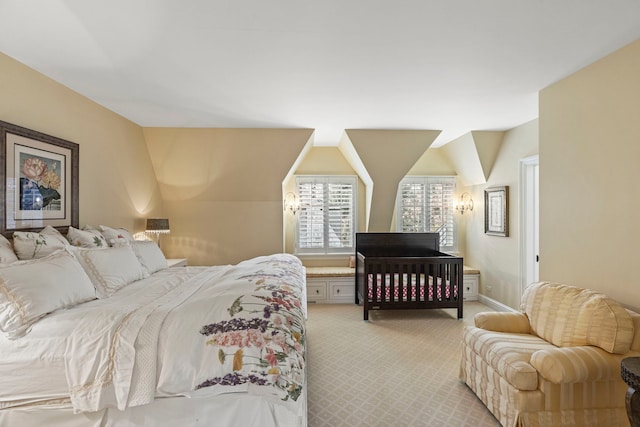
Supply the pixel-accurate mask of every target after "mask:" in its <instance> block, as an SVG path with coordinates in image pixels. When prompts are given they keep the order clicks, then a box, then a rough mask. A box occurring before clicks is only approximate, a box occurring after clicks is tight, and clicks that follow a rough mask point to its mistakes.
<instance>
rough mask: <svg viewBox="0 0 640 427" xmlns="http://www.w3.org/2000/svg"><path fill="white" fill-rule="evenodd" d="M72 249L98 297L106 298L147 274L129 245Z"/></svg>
mask: <svg viewBox="0 0 640 427" xmlns="http://www.w3.org/2000/svg"><path fill="white" fill-rule="evenodd" d="M72 250H73V253H74V255H75V256H76V258H77V259H78V261H80V264H81V265H82V267H83V268H84V271H86V272H87V275H88V276H89V278H90V279H91V282H93V286H94V287H95V288H96V295H97V296H98V298H108V297H110V296H111V295H113V294H114V293H115V292H116V291H118V290H119V289H121V288H123V287H125V286H127V285H128V284H130V283H131V282H135V281H136V280H140V279H144V278H145V277H147V276H148V274H147V273H146V271H145V269H144V267H142V264H140V262H139V261H138V258H137V257H136V254H135V253H134V252H133V249H132V248H131V246H129V245H122V246H118V247H113V248H107V249H86V248H78V247H74V248H73V249H72Z"/></svg>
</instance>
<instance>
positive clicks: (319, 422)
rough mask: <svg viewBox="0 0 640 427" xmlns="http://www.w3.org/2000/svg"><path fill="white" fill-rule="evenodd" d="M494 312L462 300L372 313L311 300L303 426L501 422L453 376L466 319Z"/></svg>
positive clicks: (345, 305) (358, 307) (480, 305)
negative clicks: (460, 315) (455, 304)
mask: <svg viewBox="0 0 640 427" xmlns="http://www.w3.org/2000/svg"><path fill="white" fill-rule="evenodd" d="M481 311H492V310H491V309H490V308H489V307H487V306H485V305H483V304H481V303H478V302H465V305H464V319H463V320H457V319H456V311H455V310H449V309H447V310H406V311H399V310H393V311H370V312H369V321H368V322H366V321H363V320H362V307H360V306H357V305H352V304H310V305H309V315H308V321H307V337H308V341H307V344H308V358H307V361H308V364H307V367H308V393H309V394H308V411H309V412H308V420H309V427H324V426H331V427H340V426H345V427H346V426H349V427H352V426H380V427H383V426H384V427H386V426H400V427H401V426H452V427H457V426H474V427H482V426H492V427H493V426H499V425H500V424H499V423H498V421H497V420H496V419H495V418H494V417H493V415H491V413H490V412H489V411H488V410H487V409H486V408H485V406H484V405H483V404H482V402H480V400H478V398H477V397H476V396H475V394H473V392H472V391H471V390H470V389H469V388H468V387H467V386H466V385H465V384H464V383H462V382H460V381H459V380H458V368H459V364H460V351H461V345H460V341H461V338H462V328H463V325H464V324H472V323H473V316H474V315H475V313H478V312H481Z"/></svg>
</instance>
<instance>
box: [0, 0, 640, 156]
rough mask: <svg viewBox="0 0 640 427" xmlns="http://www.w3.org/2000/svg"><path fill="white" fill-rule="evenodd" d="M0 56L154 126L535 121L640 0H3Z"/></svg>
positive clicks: (328, 129) (620, 32)
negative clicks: (542, 94) (548, 95)
mask: <svg viewBox="0 0 640 427" xmlns="http://www.w3.org/2000/svg"><path fill="white" fill-rule="evenodd" d="M0 16H1V17H2V24H1V25H0V52H3V53H4V54H6V55H8V56H11V57H13V58H15V59H16V60H18V61H20V62H22V63H24V64H26V65H28V66H30V67H32V68H34V69H36V70H37V71H39V72H41V73H43V74H45V75H47V76H49V77H51V78H52V79H54V80H56V81H58V82H60V83H62V84H64V85H66V86H68V87H69V88H71V89H73V90H75V91H77V92H79V93H81V94H83V95H85V96H87V97H88V98H90V99H92V100H94V101H96V102H97V103H99V104H101V105H103V106H105V107H106V108H109V109H110V110H113V111H115V112H117V113H119V114H121V115H122V116H124V117H127V118H129V119H130V120H132V121H134V122H135V123H137V124H139V125H141V126H144V127H164V126H171V127H221V128H229V127H231V128H234V127H241V128H244V127H249V128H291V127H293V128H311V129H315V134H314V138H315V144H317V145H337V144H338V143H339V141H340V139H341V137H342V135H343V131H344V130H345V129H406V130H419V129H426V130H436V131H442V132H441V133H439V136H438V137H437V139H436V141H435V142H434V144H433V145H432V146H434V147H435V146H440V145H442V144H445V143H447V142H449V141H451V140H453V139H456V138H458V137H460V136H461V135H464V134H467V133H468V132H471V131H492V130H504V129H508V128H511V127H514V126H517V125H519V124H521V123H524V122H526V121H529V120H531V119H534V118H535V117H537V93H538V91H539V90H540V89H542V88H544V87H545V86H547V85H549V84H551V83H553V82H555V81H557V80H559V79H561V78H563V77H566V76H567V75H569V74H571V73H573V72H575V71H577V70H578V69H580V68H582V67H584V66H585V65H587V64H589V63H591V62H593V61H595V60H596V59H599V58H600V57H602V56H605V55H607V54H608V53H610V52H612V51H614V50H616V49H617V48H620V47H622V46H623V45H625V44H627V43H629V42H631V41H633V40H636V39H638V38H640V1H638V0H607V1H603V0H482V1H479V0H438V1H435V0H394V1H390V0H348V1H345V0H322V1H318V0H316V1H312V0H269V1H265V0H236V1H223V0H190V1H178V0H137V1H129V0H112V1H108V2H106V1H103V2H97V1H87V0H48V1H35V0H0Z"/></svg>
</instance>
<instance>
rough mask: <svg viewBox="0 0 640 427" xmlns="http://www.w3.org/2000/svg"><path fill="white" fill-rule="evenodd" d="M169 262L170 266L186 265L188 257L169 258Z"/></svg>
mask: <svg viewBox="0 0 640 427" xmlns="http://www.w3.org/2000/svg"><path fill="white" fill-rule="evenodd" d="M167 264H169V267H186V266H187V259H186V258H169V259H167Z"/></svg>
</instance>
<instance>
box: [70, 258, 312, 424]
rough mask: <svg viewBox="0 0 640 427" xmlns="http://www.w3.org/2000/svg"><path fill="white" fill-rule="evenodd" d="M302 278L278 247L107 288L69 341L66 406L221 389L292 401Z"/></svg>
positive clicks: (300, 361) (297, 375)
mask: <svg viewBox="0 0 640 427" xmlns="http://www.w3.org/2000/svg"><path fill="white" fill-rule="evenodd" d="M304 277H305V276H304V268H303V267H302V265H301V263H300V261H299V260H298V259H297V258H295V257H293V256H291V255H286V254H277V255H271V256H264V257H258V258H254V259H251V260H247V261H244V262H241V263H239V264H237V265H233V266H216V267H210V268H206V269H203V271H202V272H200V273H198V274H195V275H193V277H191V278H190V279H189V280H186V281H182V282H181V281H173V282H172V281H171V280H167V281H165V282H163V285H162V286H152V287H150V288H149V289H147V290H145V292H144V293H141V295H140V296H139V297H136V298H131V297H127V298H121V300H120V301H118V300H117V294H116V295H114V298H116V299H115V300H114V301H113V302H112V303H110V304H106V305H105V306H102V305H99V306H96V307H95V308H94V309H92V310H93V311H92V313H91V318H86V319H84V320H83V321H82V322H79V323H78V325H77V326H76V327H75V328H74V331H73V333H72V334H71V336H70V337H69V338H68V340H67V350H66V354H67V356H66V358H65V364H66V375H67V382H68V383H69V386H70V393H71V401H72V404H73V407H74V411H76V412H83V411H97V410H99V409H102V408H105V407H117V408H118V409H125V408H127V407H132V406H138V405H143V404H146V403H150V402H151V401H153V400H154V399H155V398H157V397H168V396H190V397H198V396H211V395H217V394H222V393H250V394H256V395H261V396H264V397H266V398H268V399H271V400H273V401H275V402H278V403H281V404H283V405H288V406H291V407H292V409H294V408H295V407H297V405H300V404H301V402H300V400H302V399H300V396H301V393H302V392H303V388H304V386H305V382H304V379H305V374H304V372H305V319H304V316H305V313H304V306H303V293H304V286H305V279H304ZM109 299H111V298H109Z"/></svg>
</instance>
